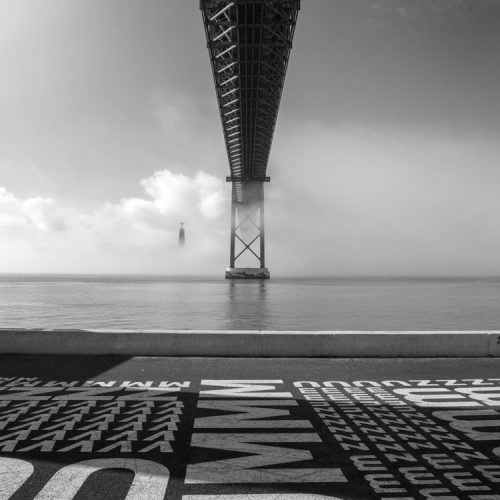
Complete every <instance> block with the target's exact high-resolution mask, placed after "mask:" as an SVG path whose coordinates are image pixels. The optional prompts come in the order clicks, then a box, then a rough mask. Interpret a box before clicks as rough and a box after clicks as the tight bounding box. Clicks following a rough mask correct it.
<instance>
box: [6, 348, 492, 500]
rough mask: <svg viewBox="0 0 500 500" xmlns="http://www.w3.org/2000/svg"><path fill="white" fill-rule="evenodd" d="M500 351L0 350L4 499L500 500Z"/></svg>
mask: <svg viewBox="0 0 500 500" xmlns="http://www.w3.org/2000/svg"><path fill="white" fill-rule="evenodd" d="M499 408H500V359H498V358H447V359H444V358H443V359H325V358H319V359H314V358H293V359H284V358H279V359H272V358H258V359H251V358H242V359H237V358H165V357H162V358H160V357H147V358H146V357H132V358H129V357H120V356H88V357H85V356H78V357H77V356H75V357H72V356H20V355H18V356H14V355H3V356H0V500H3V499H13V500H16V499H30V500H31V499H35V498H36V499H38V500H40V499H42V500H43V499H54V500H70V499H76V500H83V499H93V500H94V499H123V498H127V499H128V500H137V499H152V500H156V499H163V498H166V499H175V500H177V499H185V500H216V499H217V500H243V499H249V500H302V499H304V500H315V499H318V500H319V499H327V498H329V499H332V498H338V499H365V498H375V499H385V500H389V499H400V500H401V499H413V498H416V499H427V498H441V499H447V500H450V499H471V500H487V499H488V500H500V414H499V412H498V409H499Z"/></svg>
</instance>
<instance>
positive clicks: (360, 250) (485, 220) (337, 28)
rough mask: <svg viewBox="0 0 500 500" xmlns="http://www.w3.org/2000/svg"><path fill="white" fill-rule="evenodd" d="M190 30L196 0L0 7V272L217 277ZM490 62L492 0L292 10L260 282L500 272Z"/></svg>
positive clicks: (216, 142)
mask: <svg viewBox="0 0 500 500" xmlns="http://www.w3.org/2000/svg"><path fill="white" fill-rule="evenodd" d="M204 37H205V35H204V30H203V25H202V20H201V13H200V11H199V1H198V0H84V1H82V0H43V1H40V0H0V75H1V77H0V110H1V112H0V272H134V273H140V272H143V273H190V272H193V273H199V272H204V273H207V274H216V275H217V274H220V275H222V273H223V269H224V268H225V267H226V266H227V264H228V260H229V203H230V202H229V200H230V186H229V185H228V184H226V183H225V182H224V179H225V176H226V175H227V174H228V165H227V159H226V156H225V150H224V146H223V137H222V128H221V125H220V121H219V117H218V111H217V103H216V98H215V92H214V87H213V82H212V76H211V70H210V64H209V58H208V52H207V49H206V41H205V38H204ZM499 54H500V1H499V0H302V8H301V11H300V12H299V18H298V23H297V28H296V32H295V40H294V48H293V49H292V55H291V61H290V64H289V68H288V74H287V78H286V82H285V91H284V95H283V99H282V105H281V109H280V114H279V117H278V124H277V128H276V133H275V140H274V143H273V148H272V151H271V160H270V164H269V169H268V172H269V175H270V176H271V183H270V184H268V185H266V202H267V203H266V220H267V228H266V229H267V233H266V244H267V264H268V267H269V268H270V270H271V273H272V274H273V275H304V274H317V273H323V274H327V275H338V274H342V275H345V274H365V275H366V274H378V275H379V274H391V275H398V274H399V275H414V274H423V275H434V274H439V275H443V274H445V275H457V274H458V275H470V274H481V275H500V222H499V216H500V196H499V195H498V192H499V187H500V165H499V157H500V96H499V94H500V64H499V62H500V61H499ZM181 221H183V222H185V223H186V240H187V245H186V247H185V248H184V249H183V252H180V249H179V248H178V246H177V234H178V228H179V222H181Z"/></svg>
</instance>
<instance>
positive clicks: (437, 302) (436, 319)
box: [0, 275, 500, 330]
mask: <svg viewBox="0 0 500 500" xmlns="http://www.w3.org/2000/svg"><path fill="white" fill-rule="evenodd" d="M0 327H19V328H21V327H22V328H33V327H37V328H127V329H214V330H217V329H226V330H238V329H242V330H253V329H263V330H290V329H291V330H399V329H404V330H408V329H411V330H429V329H438V330H454V329H458V330H481V329H500V279H498V278H497V279H486V278H475V279H471V278H467V279H459V278H453V279H409V278H408V279H401V278H398V279H380V278H377V279H375V278H372V279H360V278H356V279H354V278H353V279H347V278H336V279H335V278H332V279H276V278H275V279H272V280H270V281H267V282H258V281H257V282H254V281H226V280H224V279H207V278H194V277H189V278H167V277H145V276H70V275H66V276H54V275H51V276H41V275H36V276H30V275H22V276H20V275H3V276H0Z"/></svg>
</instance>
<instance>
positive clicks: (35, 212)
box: [0, 186, 69, 232]
mask: <svg viewBox="0 0 500 500" xmlns="http://www.w3.org/2000/svg"><path fill="white" fill-rule="evenodd" d="M68 218H69V214H68V213H67V211H66V209H65V208H64V207H62V206H60V205H59V204H58V203H57V201H56V200H54V199H52V198H42V197H36V198H28V199H26V200H24V201H23V200H21V199H19V198H17V197H16V196H15V195H14V194H12V193H9V192H8V191H7V190H6V189H5V188H4V187H1V186H0V229H2V228H3V229H10V230H16V229H22V230H28V231H29V230H30V229H32V230H38V231H56V232H57V231H63V230H65V229H66V226H67V223H68Z"/></svg>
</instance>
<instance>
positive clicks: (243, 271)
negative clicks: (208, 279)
mask: <svg viewBox="0 0 500 500" xmlns="http://www.w3.org/2000/svg"><path fill="white" fill-rule="evenodd" d="M269 278H270V274H269V269H267V267H228V268H227V269H226V279H251V280H255V279H257V280H268V279H269Z"/></svg>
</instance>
